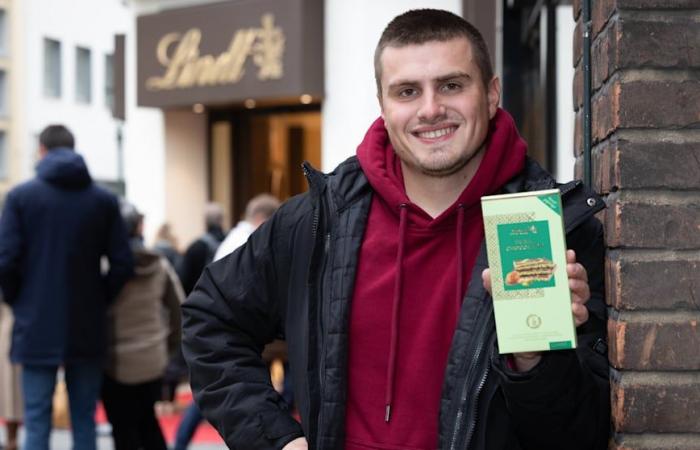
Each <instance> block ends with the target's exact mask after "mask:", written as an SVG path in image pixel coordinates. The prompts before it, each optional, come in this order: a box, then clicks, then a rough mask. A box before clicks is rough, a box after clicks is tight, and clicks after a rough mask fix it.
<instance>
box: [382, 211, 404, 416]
mask: <svg viewBox="0 0 700 450" xmlns="http://www.w3.org/2000/svg"><path fill="white" fill-rule="evenodd" d="M407 206H408V205H406V204H405V203H402V204H401V205H399V210H400V214H399V250H398V252H397V254H396V281H395V284H394V302H393V304H392V308H391V341H390V343H389V367H388V368H387V373H386V397H385V402H384V404H385V405H386V409H385V412H384V421H385V422H389V419H390V418H391V401H392V399H393V396H394V372H395V371H396V356H397V350H398V345H399V311H400V310H401V308H400V306H401V305H400V303H401V286H402V285H403V268H402V266H403V251H404V246H405V240H406V239H405V235H406V212H407Z"/></svg>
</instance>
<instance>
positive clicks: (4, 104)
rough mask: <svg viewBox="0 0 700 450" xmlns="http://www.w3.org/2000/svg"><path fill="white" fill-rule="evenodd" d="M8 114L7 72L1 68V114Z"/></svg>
mask: <svg viewBox="0 0 700 450" xmlns="http://www.w3.org/2000/svg"><path fill="white" fill-rule="evenodd" d="M5 115H7V72H5V71H4V70H2V69H0V116H5Z"/></svg>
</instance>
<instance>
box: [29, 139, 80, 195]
mask: <svg viewBox="0 0 700 450" xmlns="http://www.w3.org/2000/svg"><path fill="white" fill-rule="evenodd" d="M36 172H37V175H38V176H39V178H41V179H42V180H45V181H47V182H49V183H51V184H53V185H54V186H58V187H60V188H64V189H81V188H84V187H87V186H89V185H90V184H91V183H92V178H91V177H90V173H89V172H88V169H87V166H86V165H85V160H84V159H83V157H82V156H80V155H79V154H77V153H76V152H75V151H73V150H71V149H69V148H55V149H53V150H49V152H48V153H47V154H46V156H45V157H44V158H43V159H42V160H41V161H39V164H37V166H36Z"/></svg>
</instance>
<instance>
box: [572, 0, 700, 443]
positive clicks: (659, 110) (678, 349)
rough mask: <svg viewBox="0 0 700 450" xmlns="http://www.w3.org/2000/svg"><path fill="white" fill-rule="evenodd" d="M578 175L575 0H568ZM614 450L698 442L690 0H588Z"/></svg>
mask: <svg viewBox="0 0 700 450" xmlns="http://www.w3.org/2000/svg"><path fill="white" fill-rule="evenodd" d="M574 11H575V13H574V14H575V19H576V20H577V31H576V37H575V39H574V41H575V44H574V46H575V48H574V64H575V65H576V77H575V79H574V99H575V101H574V104H575V105H576V106H575V108H576V110H577V117H578V120H577V124H576V126H577V128H576V136H575V147H576V154H577V161H578V163H577V177H579V178H582V176H583V174H582V170H581V168H582V156H581V152H582V142H583V140H582V131H581V116H582V109H581V105H582V97H583V87H582V85H583V82H582V80H583V76H582V75H583V73H582V66H583V64H582V59H581V54H582V53H581V43H582V36H581V31H580V30H581V29H582V14H581V0H578V1H574ZM591 15H592V42H593V44H592V49H591V64H592V67H593V75H592V91H593V106H592V115H593V116H592V120H593V128H592V139H593V155H592V161H593V163H592V166H593V179H594V187H595V188H596V190H597V191H598V192H600V193H602V194H603V195H604V196H605V197H606V202H607V204H608V209H607V210H606V211H605V213H604V215H603V216H601V219H602V220H604V222H605V230H606V240H607V245H608V251H607V261H606V269H607V270H606V283H607V301H608V304H609V305H610V320H609V322H608V333H609V348H610V364H611V366H612V367H613V370H612V372H611V388H612V395H611V397H612V398H611V402H612V411H613V423H612V430H613V437H612V439H611V441H610V448H611V449H617V450H622V449H625V450H632V449H634V450H651V449H675V450H690V449H693V450H698V449H700V329H699V326H698V323H700V0H674V1H671V0H591Z"/></svg>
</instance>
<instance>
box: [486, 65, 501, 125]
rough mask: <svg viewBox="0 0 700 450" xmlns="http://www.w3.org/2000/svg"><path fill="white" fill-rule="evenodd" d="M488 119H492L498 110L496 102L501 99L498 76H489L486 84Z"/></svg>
mask: <svg viewBox="0 0 700 450" xmlns="http://www.w3.org/2000/svg"><path fill="white" fill-rule="evenodd" d="M487 95H488V101H489V119H493V116H495V115H496V111H498V104H499V103H500V101H501V81H500V80H499V79H498V77H496V76H495V77H493V78H491V81H489V85H488V92H487Z"/></svg>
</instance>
